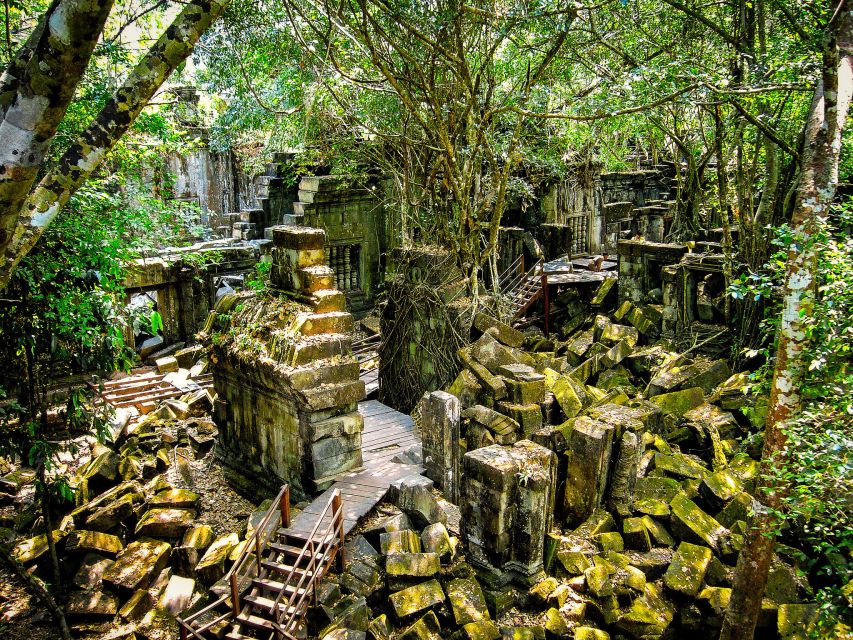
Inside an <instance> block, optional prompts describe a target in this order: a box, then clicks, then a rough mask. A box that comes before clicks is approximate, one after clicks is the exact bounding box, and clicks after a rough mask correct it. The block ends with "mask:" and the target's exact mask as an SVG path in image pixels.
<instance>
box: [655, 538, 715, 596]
mask: <svg viewBox="0 0 853 640" xmlns="http://www.w3.org/2000/svg"><path fill="white" fill-rule="evenodd" d="M710 562H711V550H710V549H709V548H708V547H700V546H698V545H695V544H690V543H689V542H682V543H681V544H680V545H678V549H676V551H675V555H673V557H672V564H670V565H669V569H667V571H666V573H665V574H664V576H663V581H664V584H666V586H667V587H668V588H670V589H672V590H673V591H677V592H678V593H683V594H684V595H687V596H690V597H693V598H695V597H696V596H697V595H698V594H699V590H700V589H701V588H702V581H703V580H704V579H705V573H706V572H707V571H708V565H709V564H710Z"/></svg>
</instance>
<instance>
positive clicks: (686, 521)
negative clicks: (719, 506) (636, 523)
mask: <svg viewBox="0 0 853 640" xmlns="http://www.w3.org/2000/svg"><path fill="white" fill-rule="evenodd" d="M669 508H670V510H671V512H672V513H671V516H670V522H671V524H672V528H673V533H674V534H675V535H676V536H677V537H679V538H681V539H687V540H688V541H691V542H694V543H697V544H704V545H707V546H709V547H711V548H712V549H713V550H714V551H716V552H717V553H722V554H724V553H727V552H729V551H730V549H729V547H728V537H729V530H728V529H726V528H725V527H724V526H723V525H721V524H720V523H719V522H717V521H716V520H715V519H714V518H712V517H711V516H709V515H708V514H707V513H705V512H704V511H702V509H700V508H699V506H698V505H697V504H696V503H695V502H693V501H692V500H690V499H689V498H688V497H687V496H686V495H684V494H683V493H678V494H676V496H675V497H674V498H673V499H672V501H671V502H670V503H669Z"/></svg>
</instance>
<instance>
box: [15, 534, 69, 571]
mask: <svg viewBox="0 0 853 640" xmlns="http://www.w3.org/2000/svg"><path fill="white" fill-rule="evenodd" d="M67 535H68V532H66V531H60V530H59V529H57V530H55V531H53V533H52V534H51V537H52V538H53V542H54V543H59V542H60V541H61V540H62V539H63V538H65V536H67ZM47 551H48V544H47V535H46V534H41V535H38V536H34V537H32V538H28V539H26V540H22V541H21V542H19V543H18V544H17V545H15V548H14V550H13V551H12V557H14V558H15V560H17V561H18V562H20V563H21V564H23V565H28V564H31V563H33V562H35V561H36V560H38V559H39V558H41V557H42V556H43V555H44V554H45V553H47Z"/></svg>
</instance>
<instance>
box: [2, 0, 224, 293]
mask: <svg viewBox="0 0 853 640" xmlns="http://www.w3.org/2000/svg"><path fill="white" fill-rule="evenodd" d="M229 2H230V0H193V2H191V3H190V4H188V5H187V6H186V7H185V8H184V10H183V11H181V13H180V14H179V15H178V16H177V17H176V18H175V20H174V21H173V22H172V24H171V25H170V26H169V28H168V29H167V30H166V31H165V33H163V35H162V36H160V39H159V40H158V41H157V43H156V44H155V45H154V46H153V47H152V48H151V50H150V51H149V52H148V53H147V54H146V56H145V57H144V58H143V59H142V60H141V61H140V62H139V64H137V66H136V68H135V69H134V70H133V72H132V73H131V74H130V76H128V78H127V80H125V82H124V85H123V86H122V87H121V88H120V89H119V90H118V91H117V92H116V94H115V95H114V96H113V98H112V99H111V100H110V101H109V102H108V103H107V104H106V105H105V106H104V108H103V109H102V110H101V112H100V113H99V114H98V116H97V117H96V118H95V120H94V121H93V122H92V124H90V125H89V127H88V128H87V129H86V131H84V132H83V134H82V135H81V136H80V138H79V139H78V141H77V142H76V143H74V144H73V145H72V146H71V148H70V149H68V151H66V152H65V154H64V155H63V156H62V158H61V159H60V161H59V164H58V166H57V167H56V168H55V169H53V170H52V171H51V172H49V173H48V174H47V175H46V176H45V177H44V178H43V179H42V181H41V182H40V183H39V184H38V186H37V187H36V188H35V189H34V190H33V191H32V193H30V195H29V197H27V199H26V202H25V203H24V205H23V211H22V212H21V213H20V214H19V216H18V222H17V226H16V227H15V231H14V235H13V237H12V239H11V241H10V242H9V244H8V246H6V247H5V256H4V257H5V261H4V264H3V266H2V268H0V289H3V288H4V287H5V286H6V284H8V282H9V278H10V277H11V275H12V272H13V271H14V270H15V267H17V266H18V263H19V262H20V261H21V260H22V259H23V257H24V256H26V255H27V253H29V252H30V250H31V249H32V248H33V246H34V245H35V243H36V241H37V240H38V239H39V237H41V234H42V233H43V232H44V230H45V229H46V228H47V226H48V225H49V224H50V223H51V222H52V221H53V220H54V218H56V216H57V215H58V214H59V212H60V211H61V210H62V207H63V206H64V205H65V204H66V203H67V202H68V200H69V199H70V198H71V196H72V195H74V192H75V191H77V189H78V188H79V187H80V186H81V185H82V184H83V183H84V182H85V181H86V180H87V179H88V178H89V176H90V175H91V174H92V171H94V170H95V169H96V168H97V167H98V165H99V164H100V163H101V162H102V161H103V159H104V157H105V156H106V155H107V154H108V153H109V152H110V150H111V149H112V148H113V146H114V145H115V144H116V142H118V140H119V139H120V138H121V136H122V135H124V134H125V132H127V130H128V129H129V128H130V126H131V125H132V124H133V121H134V120H135V119H136V117H137V116H138V115H139V114H140V112H141V111H142V110H143V109H144V108H145V106H146V105H147V104H148V101H149V100H150V99H151V97H152V96H153V95H154V93H155V92H156V91H157V90H158V89H159V88H160V86H161V85H162V84H163V82H164V81H165V80H166V79H167V78H168V77H169V76H170V75H171V74H172V72H173V71H174V70H175V68H176V67H177V66H178V65H179V64H181V63H182V62H183V61H184V60H186V59H187V57H188V56H189V55H190V53H192V50H193V47H194V46H195V44H196V42H198V40H199V38H200V37H201V36H202V34H203V33H204V32H205V31H206V30H207V29H208V28H209V27H210V25H211V24H212V23H213V21H214V20H216V18H218V17H219V16H220V15H221V14H222V12H223V11H224V10H225V7H226V6H228V4H229Z"/></svg>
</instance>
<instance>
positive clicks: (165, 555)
mask: <svg viewBox="0 0 853 640" xmlns="http://www.w3.org/2000/svg"><path fill="white" fill-rule="evenodd" d="M171 550H172V547H171V545H169V544H168V543H166V542H162V541H159V540H151V539H142V540H137V541H135V542H131V543H130V544H129V545H127V546H126V547H125V548H124V549H123V550H122V551H121V552H119V554H118V556H117V557H116V560H115V563H114V564H113V565H112V566H111V567H110V568H109V569H107V570H106V571H105V572H104V574H103V576H102V580H103V582H104V583H106V584H108V585H110V586H111V587H113V588H114V589H116V590H118V591H119V592H120V593H130V592H133V591H136V590H137V589H145V588H147V587H148V585H149V584H150V583H151V581H152V580H154V578H156V577H157V576H158V575H159V574H160V572H161V571H162V570H163V568H164V567H165V566H166V565H167V564H168V562H169V553H170V552H171Z"/></svg>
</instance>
